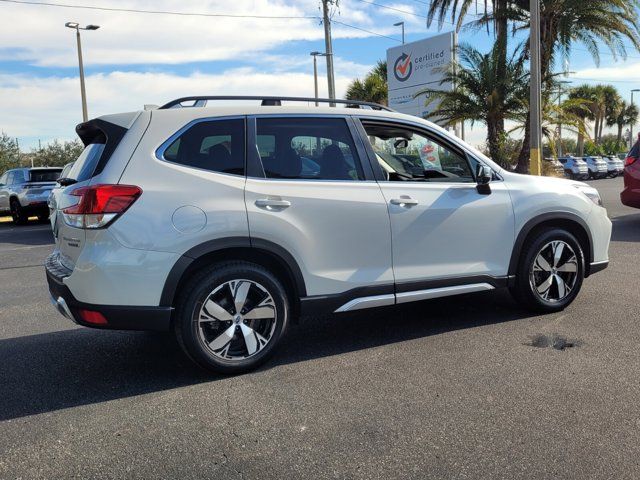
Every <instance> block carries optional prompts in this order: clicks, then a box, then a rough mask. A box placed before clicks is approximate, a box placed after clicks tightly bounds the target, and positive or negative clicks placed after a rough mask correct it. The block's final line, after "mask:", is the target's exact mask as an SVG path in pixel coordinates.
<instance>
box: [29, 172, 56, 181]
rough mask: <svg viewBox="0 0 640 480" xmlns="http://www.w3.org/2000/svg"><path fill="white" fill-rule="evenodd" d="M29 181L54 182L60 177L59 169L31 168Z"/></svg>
mask: <svg viewBox="0 0 640 480" xmlns="http://www.w3.org/2000/svg"><path fill="white" fill-rule="evenodd" d="M29 176H30V177H31V180H30V181H31V182H55V181H56V180H57V179H58V178H59V177H60V170H31V171H30V172H29Z"/></svg>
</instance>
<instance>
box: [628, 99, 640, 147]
mask: <svg viewBox="0 0 640 480" xmlns="http://www.w3.org/2000/svg"><path fill="white" fill-rule="evenodd" d="M633 92H640V88H634V89H633V90H631V105H633ZM631 147H633V122H631V125H629V148H631Z"/></svg>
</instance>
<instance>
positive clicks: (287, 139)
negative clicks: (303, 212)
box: [257, 117, 364, 180]
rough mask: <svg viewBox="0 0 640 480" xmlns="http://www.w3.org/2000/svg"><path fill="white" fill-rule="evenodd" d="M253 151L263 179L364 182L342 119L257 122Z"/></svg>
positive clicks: (292, 119)
mask: <svg viewBox="0 0 640 480" xmlns="http://www.w3.org/2000/svg"><path fill="white" fill-rule="evenodd" d="M257 147H258V153H259V154H260V159H261V160H262V165H263V167H264V172H265V175H266V177H267V178H289V179H304V180H363V179H364V174H363V172H362V166H361V164H360V159H359V158H358V153H357V151H356V148H355V145H354V143H353V138H352V137H351V132H350V130H349V127H348V125H347V123H346V121H345V120H344V119H342V118H294V117H286V118H258V120H257Z"/></svg>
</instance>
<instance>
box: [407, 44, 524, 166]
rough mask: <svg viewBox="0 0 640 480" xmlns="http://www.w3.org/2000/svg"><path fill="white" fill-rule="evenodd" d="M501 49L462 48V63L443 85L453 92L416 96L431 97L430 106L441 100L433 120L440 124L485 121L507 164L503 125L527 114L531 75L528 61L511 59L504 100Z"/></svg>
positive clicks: (494, 152) (494, 151)
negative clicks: (499, 74) (498, 81)
mask: <svg viewBox="0 0 640 480" xmlns="http://www.w3.org/2000/svg"><path fill="white" fill-rule="evenodd" d="M500 56H501V49H500V47H499V46H497V45H494V48H493V49H492V50H491V52H489V53H486V54H482V53H480V52H479V51H478V50H476V49H475V48H473V47H471V46H470V45H461V46H459V47H458V58H459V60H458V62H457V63H456V64H453V65H450V66H448V67H447V68H446V69H445V70H444V71H443V73H444V75H443V78H442V79H441V81H440V85H444V84H451V85H454V88H453V90H437V89H424V90H422V91H420V92H417V93H416V96H418V95H422V94H425V93H426V94H428V95H427V103H431V102H434V101H439V102H440V103H439V105H438V108H437V109H436V110H435V111H434V112H432V113H431V114H430V115H429V117H431V118H435V117H437V118H438V120H439V123H444V124H445V125H449V126H451V125H455V124H456V123H458V122H461V121H465V120H468V121H471V122H472V123H473V122H476V121H478V122H482V123H484V124H485V125H486V126H487V144H488V146H489V153H490V155H491V157H492V158H493V160H494V161H496V162H497V163H500V164H501V165H506V164H507V162H508V159H507V158H505V156H504V152H503V149H502V148H501V145H502V143H503V142H504V140H505V138H506V134H505V132H504V130H502V127H503V125H502V124H501V122H502V121H503V120H505V119H517V118H519V117H521V116H522V115H523V112H524V111H526V102H527V96H528V92H529V75H528V73H527V71H526V69H525V68H524V59H523V58H522V56H521V55H520V54H519V52H518V51H516V52H515V53H514V54H513V55H512V56H511V57H510V58H509V59H508V60H507V66H506V73H505V76H504V77H503V78H504V81H505V85H509V86H510V88H509V89H508V90H507V91H506V93H505V96H504V97H500V93H499V92H498V87H497V85H496V78H497V71H498V68H500V66H499V64H500Z"/></svg>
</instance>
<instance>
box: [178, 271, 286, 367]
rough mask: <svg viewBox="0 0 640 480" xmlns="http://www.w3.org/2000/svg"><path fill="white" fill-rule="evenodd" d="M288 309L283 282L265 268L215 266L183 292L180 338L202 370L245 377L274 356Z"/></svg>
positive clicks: (179, 318)
mask: <svg viewBox="0 0 640 480" xmlns="http://www.w3.org/2000/svg"><path fill="white" fill-rule="evenodd" d="M288 303H289V301H288V298H287V293H286V291H285V289H284V288H283V287H282V284H281V283H280V281H279V280H278V279H277V278H276V277H275V276H274V275H273V274H271V273H270V272H269V271H267V270H266V269H264V268H263V267H261V266H259V265H256V264H253V263H248V262H228V263H222V264H218V265H214V266H212V267H210V268H208V269H206V270H204V271H202V272H199V273H197V274H196V275H195V276H194V277H193V278H191V279H190V280H189V282H188V283H187V284H186V285H185V287H184V288H183V289H182V293H181V294H180V296H179V299H178V302H177V309H176V317H175V325H174V327H175V332H176V337H177V339H178V342H179V343H180V345H181V346H182V348H183V349H184V351H185V352H186V353H187V355H188V356H189V357H190V358H191V359H192V360H194V361H195V362H196V363H197V364H199V365H200V366H202V367H204V368H206V369H209V370H213V371H216V372H220V373H225V374H237V373H242V372H246V371H249V370H252V369H254V368H256V367H258V366H259V365H261V364H262V363H264V362H265V361H266V360H267V359H268V358H269V357H270V356H271V355H272V354H273V352H274V349H275V347H276V345H277V344H278V342H279V341H280V339H281V338H282V336H283V334H284V332H285V330H286V327H287V324H288V320H289V305H288Z"/></svg>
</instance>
